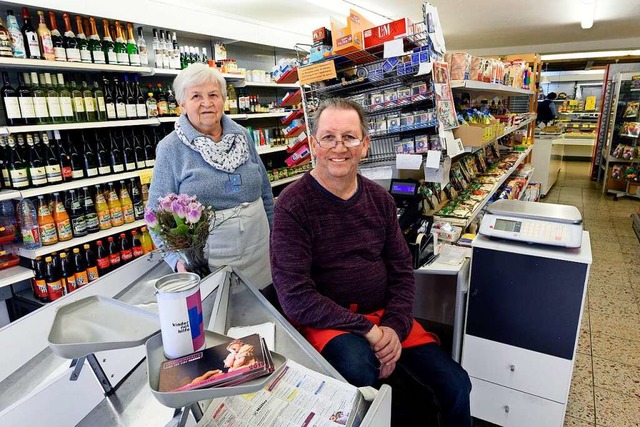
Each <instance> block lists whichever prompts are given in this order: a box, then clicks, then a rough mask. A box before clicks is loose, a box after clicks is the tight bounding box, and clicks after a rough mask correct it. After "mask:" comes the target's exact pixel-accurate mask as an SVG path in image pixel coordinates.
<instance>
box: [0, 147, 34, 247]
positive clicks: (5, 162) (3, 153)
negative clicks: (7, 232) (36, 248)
mask: <svg viewBox="0 0 640 427" xmlns="http://www.w3.org/2000/svg"><path fill="white" fill-rule="evenodd" d="M8 139H9V138H8V137H7V136H0V159H2V186H3V188H13V186H12V185H11V175H10V174H9V147H8V146H7V140H8ZM23 230H24V228H23ZM32 240H33V239H32Z"/></svg>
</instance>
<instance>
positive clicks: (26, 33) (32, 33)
mask: <svg viewBox="0 0 640 427" xmlns="http://www.w3.org/2000/svg"><path fill="white" fill-rule="evenodd" d="M22 19H23V21H24V23H23V24H22V29H21V31H22V36H23V37H24V40H25V47H26V51H27V58H29V59H42V54H41V53H40V42H39V41H38V33H36V30H35V28H33V25H31V18H30V17H29V11H28V10H27V8H26V7H23V8H22Z"/></svg>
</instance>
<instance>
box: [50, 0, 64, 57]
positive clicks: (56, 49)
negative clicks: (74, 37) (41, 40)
mask: <svg viewBox="0 0 640 427" xmlns="http://www.w3.org/2000/svg"><path fill="white" fill-rule="evenodd" d="M49 24H50V25H51V42H52V43H53V54H54V56H55V59H56V61H66V60H67V51H66V45H65V43H64V39H63V38H62V35H61V34H60V31H59V30H58V23H57V22H56V14H55V13H53V12H51V11H49Z"/></svg>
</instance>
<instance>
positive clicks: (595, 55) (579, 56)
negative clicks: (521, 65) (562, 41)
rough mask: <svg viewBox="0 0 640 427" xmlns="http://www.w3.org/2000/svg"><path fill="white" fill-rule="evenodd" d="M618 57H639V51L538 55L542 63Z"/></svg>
mask: <svg viewBox="0 0 640 427" xmlns="http://www.w3.org/2000/svg"><path fill="white" fill-rule="evenodd" d="M618 56H640V50H602V51H599V52H574V53H552V54H548V55H540V59H541V60H543V61H563V60H566V59H592V58H611V57H618Z"/></svg>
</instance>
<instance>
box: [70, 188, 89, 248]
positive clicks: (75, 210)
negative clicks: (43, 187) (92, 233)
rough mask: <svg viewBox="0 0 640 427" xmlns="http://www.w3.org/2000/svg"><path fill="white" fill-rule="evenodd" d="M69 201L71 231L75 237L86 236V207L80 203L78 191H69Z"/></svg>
mask: <svg viewBox="0 0 640 427" xmlns="http://www.w3.org/2000/svg"><path fill="white" fill-rule="evenodd" d="M68 199H69V200H70V202H69V212H70V213H71V215H70V216H71V230H72V232H73V237H82V236H86V235H87V221H86V219H85V217H84V206H82V203H80V199H79V198H78V195H77V194H76V190H69V193H68Z"/></svg>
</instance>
